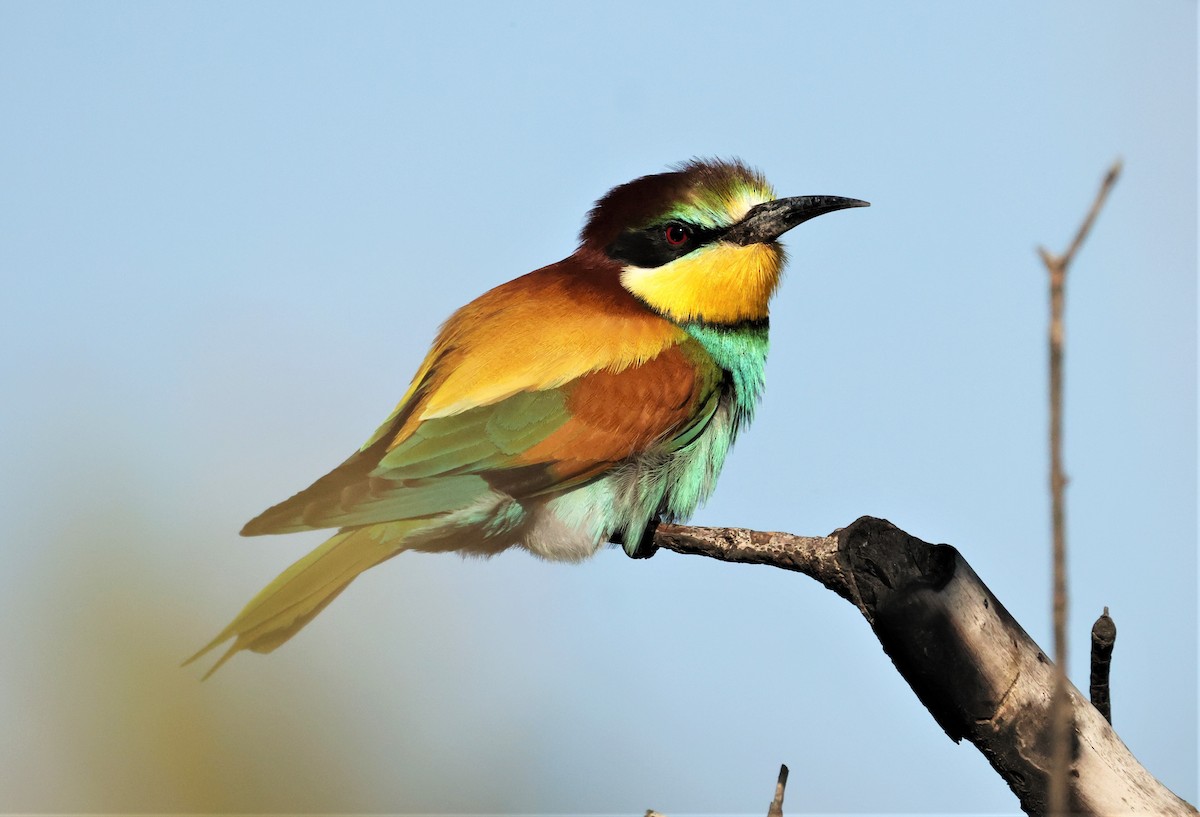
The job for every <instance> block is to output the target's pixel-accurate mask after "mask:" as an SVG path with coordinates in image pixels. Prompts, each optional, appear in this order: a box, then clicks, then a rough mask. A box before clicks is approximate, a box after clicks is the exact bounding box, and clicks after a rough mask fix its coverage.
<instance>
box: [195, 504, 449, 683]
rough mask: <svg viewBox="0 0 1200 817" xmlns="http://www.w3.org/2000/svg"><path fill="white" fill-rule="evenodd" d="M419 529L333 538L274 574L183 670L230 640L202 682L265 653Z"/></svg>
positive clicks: (407, 524) (407, 525) (394, 525)
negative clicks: (233, 661) (232, 663)
mask: <svg viewBox="0 0 1200 817" xmlns="http://www.w3.org/2000/svg"><path fill="white" fill-rule="evenodd" d="M422 524H428V521H427V520H424V521H423V520H412V521H407V520H406V521H403V522H391V523H388V524H383V525H372V526H370V527H366V528H357V529H355V530H349V531H343V532H341V533H338V534H336V535H335V536H333V537H331V538H330V539H328V540H327V541H326V542H325V543H324V544H322V545H321V546H320V547H318V548H317V549H316V550H313V551H312V552H311V553H309V554H308V555H307V556H305V557H304V558H302V559H300V560H299V561H297V562H296V563H295V564H293V565H292V566H291V567H289V568H288V569H287V570H285V571H283V572H282V573H280V574H279V576H278V577H277V578H276V579H275V580H274V581H273V582H271V583H270V584H268V585H267V586H266V587H264V588H263V589H262V590H261V591H260V592H259V594H258V595H257V596H255V597H254V598H252V599H251V600H250V603H249V604H247V605H246V606H245V608H243V609H242V611H241V612H240V613H238V615H237V617H236V618H234V620H233V621H232V622H230V624H229V626H228V627H226V628H225V629H224V630H222V631H221V632H220V633H218V634H217V637H216V638H214V639H213V640H212V641H210V642H209V643H208V644H206V645H205V646H204V647H203V648H202V649H200V651H199V652H197V653H196V654H195V655H193V656H192V657H191V658H189V659H188V660H186V661H184V662H183V664H184V666H187V665H188V664H190V663H192V662H193V661H195V660H196V659H197V658H200V657H201V656H203V655H205V654H206V653H208V652H210V651H211V650H213V649H215V648H216V647H218V646H219V645H221V644H223V643H224V642H226V641H228V640H229V639H231V638H232V639H234V642H233V644H232V645H231V646H230V647H229V649H228V650H226V651H225V653H224V654H223V655H222V656H221V657H220V658H219V659H218V660H217V663H216V664H214V665H213V666H212V668H211V669H210V670H209V671H208V672H206V673H205V674H204V677H205V678H208V677H209V676H210V675H212V674H213V673H214V672H216V671H217V670H218V669H220V668H221V666H222V665H223V664H224V663H225V662H226V661H228V660H229V659H230V658H232V657H233V656H234V655H236V654H237V653H239V652H241V651H242V650H252V651H254V652H259V653H265V652H271V651H272V650H274V649H275V648H276V647H278V646H279V645H280V644H283V643H284V642H285V641H287V640H288V639H289V638H291V637H292V636H294V635H295V634H296V633H298V632H299V631H300V630H301V628H303V627H304V625H305V624H307V623H308V622H309V621H311V620H312V619H313V617H314V616H316V615H317V613H319V612H321V610H323V609H325V605H327V604H329V602H331V601H333V600H334V599H335V598H337V595H338V594H339V593H341V592H342V591H343V590H345V589H346V587H347V586H348V585H349V584H350V582H351V581H353V580H354V577H355V576H357V575H358V574H359V573H362V572H363V571H364V570H367V569H368V568H371V567H374V566H375V565H377V564H379V563H380V562H382V561H384V560H385V559H389V558H391V557H392V556H395V555H396V554H397V553H399V552H401V551H402V550H404V547H405V544H404V540H405V537H406V536H407V535H408V534H409V533H410V532H412V531H414V530H416V529H417V528H419V527H421V526H422Z"/></svg>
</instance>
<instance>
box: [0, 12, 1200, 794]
mask: <svg viewBox="0 0 1200 817" xmlns="http://www.w3.org/2000/svg"><path fill="white" fill-rule="evenodd" d="M1196 23H1197V18H1196V6H1195V4H1193V3H1187V2H1165V1H1164V2H1126V3H1120V2H1108V3H1083V2H1079V3H1074V2H1059V3H1054V4H1042V3H1033V2H1029V3H973V4H961V3H948V2H947V3H932V2H930V3H919V4H916V3H913V4H899V3H895V4H892V3H882V2H875V3H867V2H839V3H811V2H795V3H755V2H748V3H743V4H738V5H737V6H736V9H735V7H734V6H731V5H729V4H716V3H705V2H697V3H692V4H689V5H687V6H686V7H680V6H678V5H668V4H658V3H606V4H594V5H591V6H588V7H582V6H578V5H575V4H553V3H542V4H538V3H522V4H511V5H510V4H488V5H484V4H465V5H463V4H450V5H446V6H444V7H441V8H439V9H433V8H431V7H430V6H429V5H428V4H409V5H405V4H386V3H385V4H364V3H358V4H336V5H335V4H328V5H319V4H278V3H258V4H252V5H247V4H237V3H205V4H200V3H191V4H185V3H161V4H115V3H93V4H59V3H16V2H4V3H0V110H3V111H4V116H3V119H2V122H3V124H2V125H0V191H2V192H0V218H2V219H3V223H4V225H5V227H4V229H3V230H0V269H2V270H3V275H4V290H5V293H6V297H5V298H4V301H3V304H4V313H5V317H4V320H3V321H2V322H0V382H2V383H3V384H4V389H5V395H6V397H7V398H8V399H6V400H4V401H3V402H2V403H0V456H2V459H3V462H4V464H5V465H4V467H3V468H0V541H2V542H3V545H2V546H0V639H2V640H3V641H2V643H3V644H4V646H5V661H4V662H3V663H2V664H0V689H3V690H4V692H3V695H2V696H0V722H3V723H4V724H5V729H4V730H3V733H2V734H0V811H54V812H65V811H102V812H120V811H161V812H188V811H241V812H256V811H268V812H279V811H295V810H306V811H340V812H355V811H398V812H420V811H424V812H446V813H452V812H458V813H463V812H472V813H478V812H505V813H509V812H513V813H516V812H523V813H535V812H536V813H546V812H570V813H585V812H586V813H598V812H609V813H626V814H634V813H641V812H642V811H643V810H644V809H646V808H650V807H653V808H657V809H659V810H662V811H664V812H666V813H669V814H684V813H688V812H692V813H696V812H705V813H712V812H753V813H760V812H761V808H762V807H763V806H764V805H765V803H766V802H768V801H769V797H770V791H771V787H772V785H773V781H774V777H775V773H776V770H777V768H778V765H779V763H781V762H785V763H787V764H788V765H789V766H790V767H791V769H792V778H791V784H790V792H789V798H788V804H789V809H788V810H789V813H790V812H792V811H793V810H794V811H796V812H797V813H798V812H800V811H805V812H840V813H847V812H849V813H868V812H880V813H893V812H909V813H911V812H928V813H940V812H955V813H985V812H987V813H994V812H1013V811H1015V810H1016V808H1017V804H1016V800H1015V798H1014V797H1013V796H1012V795H1011V793H1010V792H1009V791H1008V790H1007V788H1006V787H1005V786H1004V785H1003V784H1002V783H1001V782H1000V780H999V778H998V777H997V776H996V775H995V774H994V773H993V772H992V771H991V769H990V768H989V767H988V766H987V764H986V762H985V761H984V760H983V758H982V757H981V756H980V755H979V754H978V752H976V751H975V750H974V749H973V748H971V747H969V746H965V745H964V746H955V745H954V744H952V743H951V742H950V741H949V740H947V739H946V737H945V735H944V734H942V733H941V732H940V731H939V729H938V728H937V726H936V724H935V723H934V722H933V720H932V718H931V717H929V715H928V713H926V712H925V711H924V710H923V709H922V708H921V706H920V704H919V703H918V702H917V700H916V698H915V697H914V696H913V695H912V693H911V691H910V690H909V689H908V688H907V687H906V686H905V685H904V682H903V681H902V680H901V679H900V678H899V676H898V675H897V674H896V673H895V671H894V669H893V668H892V666H891V664H890V663H889V661H888V660H887V658H886V656H884V654H883V653H882V651H881V649H880V648H879V646H878V643H877V642H876V641H875V640H874V638H873V637H872V636H871V634H870V631H869V629H868V628H867V626H866V624H865V622H863V621H862V619H861V617H860V616H859V615H858V613H857V612H856V611H855V610H854V609H853V608H851V607H850V606H848V605H846V604H845V603H844V602H842V601H840V600H838V599H836V598H835V597H833V596H832V595H831V594H830V593H828V592H827V591H824V590H823V589H822V588H820V587H819V586H817V585H816V584H815V583H814V582H811V581H809V580H807V579H804V578H803V577H797V576H792V575H785V574H783V572H782V571H773V570H770V569H767V568H752V567H742V566H728V565H720V564H717V563H715V562H711V563H710V562H708V561H706V560H701V559H697V558H694V557H682V556H677V555H674V554H670V553H663V554H660V555H659V556H657V557H655V558H654V559H652V560H650V561H648V562H632V561H629V560H628V559H626V558H625V557H624V556H623V555H622V554H621V553H620V552H618V551H615V550H610V551H605V552H602V553H601V554H599V555H598V556H597V558H595V559H594V560H593V561H591V562H589V563H587V564H585V565H582V566H564V565H552V564H546V563H542V562H538V561H536V560H535V559H533V558H531V557H529V556H527V555H524V554H521V553H511V554H505V555H503V556H500V557H498V558H496V559H493V560H490V561H462V560H460V559H458V558H457V557H453V556H443V557H431V556H417V555H406V556H404V557H402V558H399V559H396V560H393V561H391V562H389V563H387V564H386V565H384V566H382V567H381V568H379V569H377V570H373V571H371V572H370V573H368V574H367V575H365V576H364V577H362V578H361V579H360V580H359V581H357V582H356V583H355V584H354V585H353V587H352V588H351V589H350V590H349V591H347V593H345V594H344V595H343V596H342V597H341V598H339V599H338V601H337V602H336V603H335V604H334V605H332V606H331V607H330V608H329V609H328V610H327V611H326V612H325V613H323V614H322V615H321V616H320V617H319V618H318V619H317V620H316V621H315V622H314V623H313V624H312V625H311V626H310V627H309V628H308V629H306V630H305V631H304V633H303V634H302V635H301V636H300V637H298V638H297V639H295V641H293V642H292V643H289V644H288V645H287V646H286V647H285V648H284V649H281V650H280V651H278V652H276V653H274V654H272V655H270V656H269V657H260V656H255V655H244V656H239V657H238V659H236V660H235V661H233V662H231V664H230V665H228V666H227V667H226V668H225V669H223V670H222V671H221V673H219V674H218V675H217V676H215V677H214V678H213V679H212V680H210V681H208V682H206V683H204V684H200V683H198V678H199V674H200V673H199V672H196V671H194V670H193V668H189V669H187V670H180V669H178V668H177V665H178V662H179V660H181V659H182V658H184V657H185V656H187V655H188V654H190V653H191V652H192V651H193V650H194V649H195V648H196V647H198V646H199V645H200V644H201V643H203V642H204V641H206V640H207V639H208V638H209V637H211V635H212V634H213V633H214V632H215V631H216V630H217V629H219V627H220V626H222V625H223V624H224V623H225V622H226V621H227V620H228V618H229V617H230V616H231V615H232V614H233V613H234V612H236V610H237V609H239V608H240V606H241V605H242V604H243V603H244V602H245V601H246V600H247V599H248V598H249V597H250V596H251V595H252V594H253V593H255V592H256V591H257V590H258V589H259V588H260V587H261V586H262V585H263V584H265V583H266V582H267V581H268V580H269V579H270V578H272V577H273V576H274V575H275V574H276V573H277V572H278V571H279V570H281V569H282V568H283V567H284V566H286V565H287V564H289V563H291V561H293V560H294V559H295V558H297V557H298V556H299V555H300V554H302V553H303V552H304V551H305V550H306V549H307V548H311V547H313V546H315V545H316V544H317V543H318V542H319V541H320V535H319V534H312V535H304V536H291V537H279V538H269V539H258V540H243V539H240V538H239V537H238V536H237V530H238V529H239V528H240V526H241V525H242V523H243V522H244V521H245V520H246V519H248V518H250V517H251V516H253V515H254V514H256V513H257V512H258V511H260V510H262V509H263V508H264V507H266V506H267V505H269V504H271V503H273V502H275V501H278V500H279V499H281V498H283V497H285V496H288V495H290V494H291V493H293V492H294V491H296V490H298V489H300V488H302V487H304V486H305V485H307V484H308V483H309V482H310V481H311V480H312V479H314V478H315V477H317V476H319V475H320V474H322V473H324V472H325V471H326V470H328V469H329V468H331V467H332V466H333V465H335V464H337V463H338V462H340V461H341V460H342V459H343V458H344V457H345V456H346V455H347V454H348V453H349V452H350V451H352V450H353V449H354V448H355V447H356V446H357V445H359V444H360V443H361V442H362V441H363V440H364V439H365V438H366V437H367V436H368V435H369V434H370V433H371V431H373V430H374V428H375V426H376V424H377V423H378V422H379V421H380V420H381V419H382V418H383V417H384V416H385V415H386V414H387V412H388V411H390V409H391V407H392V406H393V404H394V402H395V401H396V400H397V399H398V398H399V396H400V395H401V394H402V393H403V391H404V389H405V387H406V385H407V382H408V379H409V377H410V376H411V374H412V372H413V371H414V369H415V367H416V366H417V364H418V362H419V361H420V359H421V357H422V356H423V354H424V351H425V349H426V348H427V345H428V343H429V341H430V339H431V338H432V336H433V333H434V332H435V331H436V328H437V326H438V324H439V323H440V321H441V320H443V319H444V318H445V317H446V316H447V315H448V314H449V313H450V312H451V311H452V310H453V309H454V308H456V307H457V306H459V305H461V304H462V303H465V302H466V301H467V300H469V299H471V298H473V297H475V296H476V295H478V294H479V293H481V292H482V291H484V290H485V289H487V288H489V287H491V286H494V285H496V284H498V283H501V282H502V281H505V280H507V279H509V278H512V277H515V276H516V275H519V274H521V273H523V272H526V271H528V270H530V269H533V268H535V267H538V266H541V265H543V264H546V263H549V262H552V261H555V260H558V259H559V258H561V257H563V256H565V255H567V254H569V253H570V252H571V251H572V249H573V248H574V245H575V236H576V234H577V232H578V230H579V227H580V226H581V223H582V218H583V215H584V213H585V212H586V211H587V209H588V208H589V207H590V206H591V204H592V202H593V201H594V200H595V199H596V198H597V197H598V196H600V195H601V194H603V193H604V192H605V191H606V190H607V189H608V188H609V187H611V186H613V185H615V184H618V183H620V182H623V181H626V180H628V179H630V178H633V177H635V176H639V175H643V174H646V173H651V172H657V171H659V170H662V169H664V168H665V167H666V166H667V165H669V164H671V163H673V162H678V161H681V160H684V159H687V158H690V157H692V156H706V155H719V156H739V157H741V158H743V159H744V160H746V161H747V162H749V163H751V164H754V165H755V166H757V167H759V168H761V169H762V170H763V171H764V172H765V173H766V174H767V176H768V177H769V178H770V179H771V180H772V182H773V183H774V185H775V186H776V188H777V189H778V190H779V191H780V193H781V194H783V195H801V194H810V193H819V194H834V195H844V196H852V197H856V198H863V199H867V200H869V201H871V202H872V207H871V209H869V210H862V211H853V212H850V213H841V214H835V215H832V216H829V217H826V218H822V219H819V220H817V221H814V222H812V223H810V224H805V225H803V226H802V227H800V228H798V229H797V230H796V231H795V232H794V233H792V234H789V236H788V238H787V241H786V243H787V245H788V247H789V252H790V257H791V264H790V267H789V273H788V276H787V279H786V280H785V282H784V285H783V287H782V289H781V292H780V294H779V296H778V297H777V299H776V302H775V304H774V307H773V316H772V318H773V320H772V358H771V361H770V364H769V370H768V386H767V394H766V398H765V401H764V403H763V406H762V408H761V411H760V413H759V415H758V417H757V419H756V421H755V424H754V425H753V426H752V427H751V429H750V430H749V432H748V433H746V434H744V435H743V436H742V438H741V439H740V440H739V442H738V444H737V446H736V448H735V450H734V453H733V454H732V456H731V458H730V460H729V462H728V464H727V466H726V469H725V473H724V475H723V477H722V480H721V485H720V487H719V488H718V491H717V494H716V496H715V497H714V499H713V500H712V501H711V502H710V503H709V504H708V506H707V507H706V508H705V509H703V510H702V511H701V513H700V514H698V516H697V518H696V521H697V522H700V523H704V524H728V525H737V526H744V527H754V528H760V529H776V530H788V531H792V532H795V533H802V534H824V533H827V532H829V531H830V530H832V529H834V528H836V527H839V526H842V525H845V524H848V523H849V522H851V521H852V520H853V519H855V518H856V517H858V516H860V515H864V514H870V515H873V516H882V517H886V518H888V519H890V520H891V521H893V522H894V523H896V524H897V525H899V526H900V527H902V528H904V529H905V530H907V531H908V532H910V533H912V534H914V535H916V536H919V537H921V538H923V539H925V540H927V541H931V542H948V543H951V544H954V545H955V546H957V547H958V548H959V549H960V550H961V551H962V553H963V554H964V556H965V557H966V558H967V560H968V561H969V562H970V563H971V564H972V566H973V567H974V568H975V570H976V571H977V572H978V573H979V574H980V576H981V577H983V579H984V580H985V581H986V582H987V583H988V584H989V586H990V587H991V588H992V589H993V591H994V592H995V593H996V594H997V595H998V596H999V598H1000V599H1001V600H1002V601H1003V602H1004V603H1005V605H1006V606H1007V607H1008V608H1009V609H1010V610H1011V611H1012V612H1013V614H1014V615H1015V616H1016V617H1017V619H1018V620H1019V621H1020V622H1021V623H1022V624H1023V625H1024V626H1025V627H1026V629H1028V630H1029V632H1030V633H1031V634H1032V635H1033V637H1034V638H1035V639H1036V640H1037V641H1038V642H1039V643H1041V644H1042V645H1043V646H1044V647H1045V648H1047V649H1049V647H1050V636H1049V634H1050V619H1049V610H1050V604H1049V555H1048V554H1049V548H1048V540H1049V532H1048V531H1049V510H1048V498H1047V492H1046V488H1045V485H1046V481H1047V479H1046V461H1047V455H1046V447H1045V436H1046V397H1045V394H1046V386H1045V379H1046V369H1045V365H1046V364H1045V341H1044V334H1045V324H1046V309H1047V307H1046V294H1045V289H1046V276H1045V272H1044V270H1043V269H1042V267H1041V265H1040V262H1039V260H1038V258H1037V255H1036V253H1035V247H1036V246H1037V245H1038V244H1045V245H1046V246H1048V247H1049V248H1050V249H1052V250H1061V249H1063V248H1064V247H1065V246H1066V244H1067V242H1068V241H1069V239H1070V237H1071V235H1072V234H1073V231H1074V230H1075V228H1076V225H1077V224H1078V222H1079V220H1080V218H1081V217H1082V216H1083V214H1084V212H1085V210H1086V208H1087V206H1088V204H1089V203H1090V201H1091V198H1092V196H1093V194H1094V192H1095V190H1096V187H1097V185H1098V184H1099V181H1100V178H1101V176H1102V175H1103V172H1104V170H1105V169H1106V168H1107V166H1108V165H1109V163H1110V162H1111V161H1112V160H1113V159H1114V158H1116V157H1117V156H1120V157H1122V158H1123V159H1124V161H1125V174H1124V176H1123V177H1122V179H1121V181H1120V183H1119V185H1118V187H1117V188H1116V190H1115V191H1114V193H1113V196H1112V198H1111V200H1110V202H1109V205H1108V207H1107V208H1106V210H1105V211H1104V213H1103V215H1102V216H1101V218H1100V220H1099V222H1098V223H1097V225H1096V228H1095V231H1094V233H1093V235H1092V236H1091V238H1090V239H1089V240H1088V243H1087V245H1086V246H1085V247H1084V249H1083V251H1082V252H1081V253H1080V255H1079V256H1078V258H1077V260H1076V264H1075V266H1074V268H1073V269H1072V271H1071V277H1070V281H1069V283H1068V308H1067V309H1068V315H1067V320H1068V325H1067V331H1068V351H1067V363H1066V365H1067V415H1066V463H1067V469H1068V472H1069V474H1070V477H1071V484H1070V488H1069V500H1068V501H1069V505H1068V514H1069V543H1070V547H1071V555H1070V571H1071V582H1072V585H1071V609H1072V620H1071V636H1072V638H1073V645H1074V646H1073V657H1072V660H1071V663H1070V669H1071V675H1072V677H1073V678H1074V679H1075V681H1076V683H1077V684H1079V685H1080V686H1086V681H1087V664H1086V658H1085V656H1086V646H1085V645H1086V635H1087V632H1088V629H1089V627H1090V625H1091V622H1092V620H1093V619H1094V618H1095V616H1096V615H1097V614H1098V613H1099V612H1100V610H1101V608H1102V607H1103V606H1104V605H1107V606H1109V607H1110V608H1111V609H1112V612H1113V615H1114V617H1115V619H1116V622H1117V626H1118V628H1119V639H1118V642H1117V647H1116V654H1115V659H1114V661H1115V664H1114V671H1113V698H1114V718H1115V723H1116V726H1117V729H1118V731H1119V732H1120V734H1121V735H1122V737H1123V739H1124V740H1125V741H1126V743H1128V744H1129V746H1130V747H1131V749H1132V750H1133V752H1134V754H1135V755H1137V757H1138V758H1139V759H1140V760H1141V761H1142V762H1143V763H1144V764H1145V765H1146V766H1147V767H1148V768H1149V769H1150V770H1151V771H1152V772H1153V773H1155V774H1156V775H1158V776H1159V777H1160V778H1161V779H1162V780H1163V781H1164V782H1166V783H1167V784H1168V785H1169V786H1170V787H1171V788H1173V790H1174V791H1176V792H1177V793H1178V794H1180V795H1181V796H1183V797H1185V798H1187V799H1188V800H1190V801H1192V802H1196V800H1197V776H1196V768H1197V748H1196V747H1197V724H1196V721H1197V703H1196V701H1197V698H1198V696H1197V624H1196V620H1197V612H1198V611H1197V512H1196V501H1197V483H1196V452H1197V445H1196V443H1197V438H1196V371H1197V367H1196V362H1197V361H1196V340H1197V338H1196V311H1197V309H1196V308H1197V297H1196V295H1197V293H1196V267H1197V251H1196V224H1197V208H1196V113H1197V110H1196V107H1197V103H1196V99H1197V88H1196V37H1197V31H1196ZM931 770H936V771H935V772H932V773H931Z"/></svg>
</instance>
